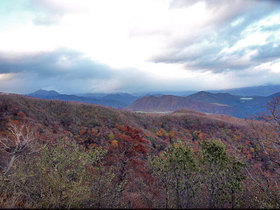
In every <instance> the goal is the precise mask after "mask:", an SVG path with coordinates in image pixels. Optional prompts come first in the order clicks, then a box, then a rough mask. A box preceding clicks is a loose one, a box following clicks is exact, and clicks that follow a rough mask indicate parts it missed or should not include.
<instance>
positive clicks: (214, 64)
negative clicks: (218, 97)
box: [0, 0, 280, 93]
mask: <svg viewBox="0 0 280 210" xmlns="http://www.w3.org/2000/svg"><path fill="white" fill-rule="evenodd" d="M279 45H280V1H279V0H0V91H3V92H16V93H29V92H32V91H35V90H37V89H40V88H42V89H48V90H51V89H53V90H57V91H59V92H61V93H82V92H106V93H109V92H128V93H136V92H145V91H146V92H150V91H187V90H208V89H227V88H236V87H246V86H255V85H263V84H279V83H280V46H279Z"/></svg>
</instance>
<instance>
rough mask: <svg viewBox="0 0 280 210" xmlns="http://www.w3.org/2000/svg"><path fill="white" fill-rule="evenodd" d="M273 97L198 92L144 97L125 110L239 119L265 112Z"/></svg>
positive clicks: (279, 94) (278, 94)
mask: <svg viewBox="0 0 280 210" xmlns="http://www.w3.org/2000/svg"><path fill="white" fill-rule="evenodd" d="M273 96H280V92H279V93H276V94H273V95H270V96H247V97H243V96H237V95H231V94H229V93H210V92H205V91H200V92H198V93H195V94H192V95H190V96H186V97H182V96H173V95H163V96H159V97H156V96H146V97H143V98H140V99H138V100H136V101H135V102H134V103H133V104H131V105H129V106H128V107H127V109H129V110H132V111H143V112H171V111H175V110H177V109H182V108H185V109H189V110H194V111H199V112H206V113H212V114H225V115H230V116H235V117H239V118H248V117H250V115H254V114H256V113H261V112H263V111H265V105H266V103H267V102H268V101H270V100H271V99H272V97H273Z"/></svg>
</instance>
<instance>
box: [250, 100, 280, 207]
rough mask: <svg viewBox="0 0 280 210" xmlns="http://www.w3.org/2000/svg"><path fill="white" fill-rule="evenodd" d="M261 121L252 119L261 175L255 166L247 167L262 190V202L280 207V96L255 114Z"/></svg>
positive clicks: (252, 131) (251, 125) (251, 124)
mask: <svg viewBox="0 0 280 210" xmlns="http://www.w3.org/2000/svg"><path fill="white" fill-rule="evenodd" d="M254 118H255V119H257V120H259V121H254V120H251V121H250V128H251V133H252V136H253V138H254V143H255V146H256V147H257V148H259V149H260V151H259V152H258V154H257V157H258V158H260V159H261V161H262V163H263V169H260V168H259V169H258V171H259V172H261V176H260V175H258V176H256V175H255V174H254V168H250V169H247V173H248V175H249V177H250V178H251V181H252V182H253V183H254V184H255V185H256V186H257V187H258V188H259V190H260V191H261V192H262V196H261V198H260V199H262V201H260V202H262V203H266V205H267V207H270V208H279V207H280V199H279V198H280V187H279V183H280V170H279V168H280V96H278V97H273V98H272V99H271V100H270V101H269V102H268V103H267V104H266V111H265V112H264V113H262V114H261V115H258V116H255V117H254Z"/></svg>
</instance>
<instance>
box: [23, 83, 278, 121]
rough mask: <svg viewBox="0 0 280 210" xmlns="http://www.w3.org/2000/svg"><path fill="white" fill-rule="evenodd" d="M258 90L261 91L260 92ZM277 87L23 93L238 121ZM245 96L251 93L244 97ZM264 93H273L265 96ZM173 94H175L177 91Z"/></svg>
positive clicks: (260, 105) (262, 106) (259, 110)
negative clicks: (139, 92) (138, 93)
mask: <svg viewBox="0 0 280 210" xmlns="http://www.w3.org/2000/svg"><path fill="white" fill-rule="evenodd" d="M262 88H263V91H261V90H262ZM277 88H279V89H278V90H280V86H279V87H278V86H277V85H274V86H259V87H249V88H239V89H231V90H228V91H229V92H236V93H243V94H240V95H233V94H230V93H224V92H223V91H221V92H218V93H215V91H209V92H206V91H200V92H197V93H194V94H191V95H188V96H182V95H171V94H168V95H162V94H161V93H157V94H156V93H154V94H152V95H150V94H145V96H144V97H137V96H134V95H131V94H128V93H114V94H104V93H85V94H77V95H73V94H71V95H67V94H60V93H58V92H56V91H54V90H49V91H48V90H42V89H40V90H38V91H36V92H34V93H30V94H27V96H31V97H35V98H42V99H56V100H63V101H76V102H82V103H91V104H99V105H104V106H108V107H112V108H117V109H127V110H131V111H141V112H172V111H175V110H178V109H188V110H193V111H199V112H205V113H211V114H224V115H229V116H234V117H238V118H248V117H250V116H251V115H255V114H256V113H262V112H263V111H265V105H266V103H267V102H268V101H270V100H271V99H272V97H273V96H280V92H276V90H277ZM258 90H259V92H258ZM275 92H276V93H275ZM188 93H189V92H188ZM246 93H248V94H249V93H252V94H251V95H247V94H246ZM253 93H255V94H253ZM265 93H266V94H268V93H274V94H271V95H268V96H266V94H265ZM175 94H176V93H175ZM177 94H179V92H177ZM181 94H182V93H181ZM258 94H259V95H258Z"/></svg>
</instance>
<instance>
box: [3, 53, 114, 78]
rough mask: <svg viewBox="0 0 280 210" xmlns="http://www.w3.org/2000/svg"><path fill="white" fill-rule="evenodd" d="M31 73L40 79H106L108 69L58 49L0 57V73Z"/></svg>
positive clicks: (76, 54) (80, 56)
mask: <svg viewBox="0 0 280 210" xmlns="http://www.w3.org/2000/svg"><path fill="white" fill-rule="evenodd" d="M22 72H24V73H32V74H36V75H38V76H40V77H46V78H47V77H65V78H67V77H70V78H71V77H75V78H88V77H95V78H99V77H102V78H104V77H107V76H108V75H109V74H110V72H111V70H110V68H109V67H106V66H104V65H101V64H98V63H94V62H93V61H92V60H91V59H89V58H85V57H83V55H82V54H81V53H79V52H77V51H73V50H67V49H58V50H56V51H53V52H42V53H38V54H35V55H25V56H23V57H19V58H14V59H8V58H7V56H6V57H4V56H2V57H1V56H0V73H22Z"/></svg>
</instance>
